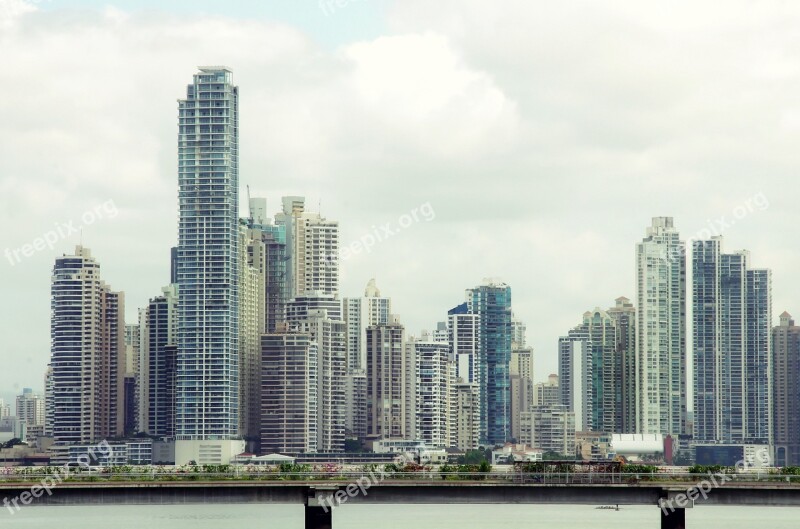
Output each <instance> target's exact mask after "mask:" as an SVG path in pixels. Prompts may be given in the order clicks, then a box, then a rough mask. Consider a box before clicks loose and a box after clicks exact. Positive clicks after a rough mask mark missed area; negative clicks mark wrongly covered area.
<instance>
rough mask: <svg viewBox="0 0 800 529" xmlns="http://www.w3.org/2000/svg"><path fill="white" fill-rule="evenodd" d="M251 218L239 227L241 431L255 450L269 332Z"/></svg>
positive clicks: (260, 255)
mask: <svg viewBox="0 0 800 529" xmlns="http://www.w3.org/2000/svg"><path fill="white" fill-rule="evenodd" d="M249 224H250V220H249V219H243V220H242V222H241V224H240V226H239V235H240V240H239V249H240V255H239V432H240V434H241V435H242V437H244V439H245V440H246V441H248V442H249V443H250V447H249V448H250V449H251V450H254V447H255V444H256V443H257V442H258V441H259V438H260V433H259V432H260V428H261V418H260V415H261V335H262V334H264V333H265V332H266V324H267V321H266V315H265V313H266V308H267V303H266V284H267V253H266V246H265V245H264V241H263V240H262V235H261V231H260V230H255V229H250V228H249V227H248V225H249Z"/></svg>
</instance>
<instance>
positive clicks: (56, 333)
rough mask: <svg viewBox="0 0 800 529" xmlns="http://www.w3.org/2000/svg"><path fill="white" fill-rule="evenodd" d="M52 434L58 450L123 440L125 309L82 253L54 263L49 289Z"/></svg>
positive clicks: (96, 266)
mask: <svg viewBox="0 0 800 529" xmlns="http://www.w3.org/2000/svg"><path fill="white" fill-rule="evenodd" d="M51 296H52V297H51V299H52V302H51V303H52V304H51V307H52V312H51V314H52V317H51V325H50V329H51V357H50V367H51V369H52V386H51V388H50V391H49V393H48V396H51V398H52V407H51V411H52V414H53V416H52V429H53V431H52V433H53V438H54V440H55V442H56V443H57V444H58V445H62V446H65V445H70V444H74V443H91V442H95V441H98V440H102V439H106V438H109V437H115V436H119V435H122V434H123V427H124V413H123V396H124V388H123V380H124V374H125V365H126V364H125V343H124V335H125V321H124V314H125V308H124V307H125V304H124V296H123V294H122V293H120V292H113V291H112V290H111V288H110V287H109V286H108V285H106V284H105V283H104V282H103V281H102V280H101V279H100V265H99V264H98V263H97V261H95V260H94V258H93V257H92V255H91V253H90V251H89V249H88V248H84V247H82V246H78V247H77V248H76V249H75V253H74V255H64V256H63V257H59V258H58V259H56V261H55V266H54V267H53V275H52V283H51Z"/></svg>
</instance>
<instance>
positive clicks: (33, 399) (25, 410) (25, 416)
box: [17, 388, 45, 426]
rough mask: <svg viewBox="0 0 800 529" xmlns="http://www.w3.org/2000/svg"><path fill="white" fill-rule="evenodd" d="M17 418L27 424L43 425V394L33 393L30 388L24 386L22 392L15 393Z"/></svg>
mask: <svg viewBox="0 0 800 529" xmlns="http://www.w3.org/2000/svg"><path fill="white" fill-rule="evenodd" d="M17 419H19V420H21V421H24V422H25V424H26V425H28V426H44V423H45V402H44V396H43V395H39V394H37V393H34V392H33V390H32V389H31V388H24V389H23V390H22V394H21V395H17Z"/></svg>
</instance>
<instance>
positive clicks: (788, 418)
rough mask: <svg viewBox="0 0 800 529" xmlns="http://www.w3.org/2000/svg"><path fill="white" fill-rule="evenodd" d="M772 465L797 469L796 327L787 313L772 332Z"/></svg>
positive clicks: (799, 339)
mask: <svg viewBox="0 0 800 529" xmlns="http://www.w3.org/2000/svg"><path fill="white" fill-rule="evenodd" d="M772 343H773V348H774V350H773V359H772V377H773V385H772V406H773V409H772V417H773V419H772V426H773V432H774V443H775V466H781V467H783V466H800V326H797V325H795V323H794V320H793V319H792V316H791V315H790V314H789V313H788V312H784V313H783V314H781V318H780V325H779V326H777V327H775V328H774V329H773V330H772Z"/></svg>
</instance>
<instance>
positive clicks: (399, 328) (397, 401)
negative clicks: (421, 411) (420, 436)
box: [366, 318, 413, 439]
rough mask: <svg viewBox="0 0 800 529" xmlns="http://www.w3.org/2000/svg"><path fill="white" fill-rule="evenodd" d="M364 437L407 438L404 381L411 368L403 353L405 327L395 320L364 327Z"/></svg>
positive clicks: (407, 404)
mask: <svg viewBox="0 0 800 529" xmlns="http://www.w3.org/2000/svg"><path fill="white" fill-rule="evenodd" d="M366 341H367V436H369V437H371V438H373V439H392V438H394V439H403V438H407V436H409V435H411V434H412V433H413V432H408V427H409V425H410V424H411V423H412V422H413V421H411V420H410V419H409V416H408V414H409V413H410V412H411V410H410V409H409V401H410V400H411V399H412V398H411V397H410V396H409V392H408V389H409V388H408V384H407V379H408V377H409V371H410V372H413V366H411V365H409V362H408V359H407V355H406V351H405V345H404V344H405V327H403V325H402V324H400V322H399V321H398V320H397V319H396V318H391V319H390V321H389V323H386V324H382V325H372V326H370V327H367V336H366Z"/></svg>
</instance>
